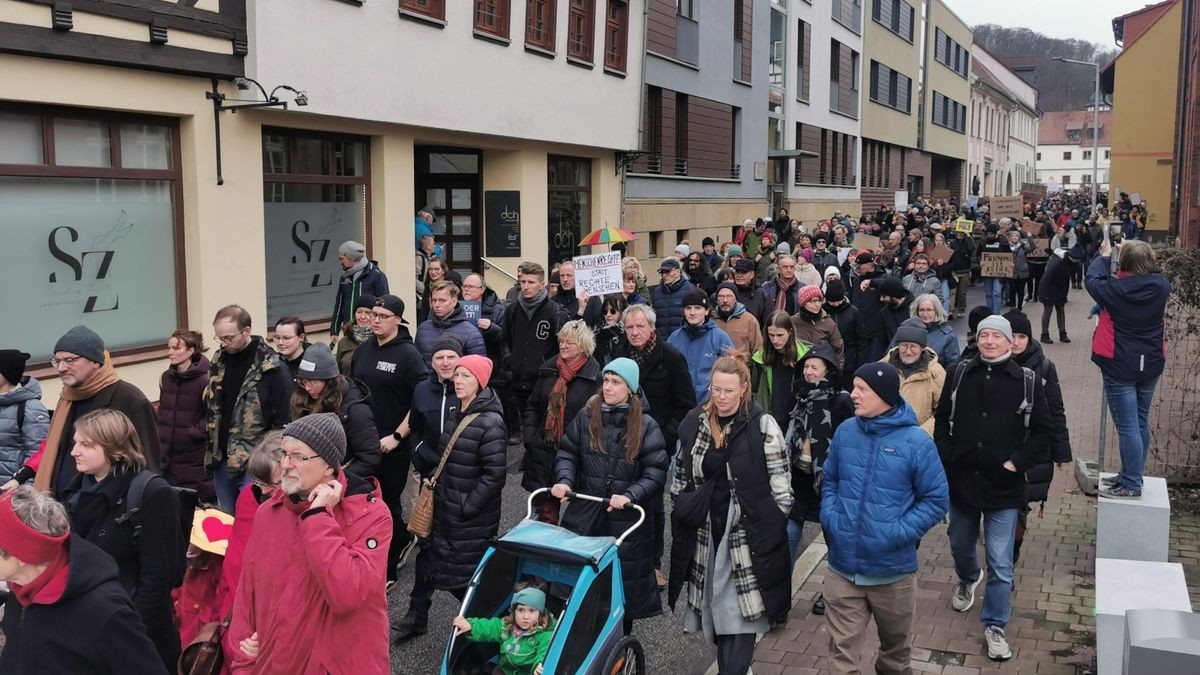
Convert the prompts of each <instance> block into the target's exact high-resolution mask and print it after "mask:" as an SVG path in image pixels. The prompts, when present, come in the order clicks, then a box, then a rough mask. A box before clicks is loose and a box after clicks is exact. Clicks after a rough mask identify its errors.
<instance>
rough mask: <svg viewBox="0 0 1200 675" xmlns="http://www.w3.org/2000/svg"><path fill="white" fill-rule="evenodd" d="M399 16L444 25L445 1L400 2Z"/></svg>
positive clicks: (405, 0)
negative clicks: (431, 20)
mask: <svg viewBox="0 0 1200 675" xmlns="http://www.w3.org/2000/svg"><path fill="white" fill-rule="evenodd" d="M400 16H409V17H412V18H415V19H418V20H426V19H433V20H434V21H436V22H438V23H441V24H445V22H446V0H400Z"/></svg>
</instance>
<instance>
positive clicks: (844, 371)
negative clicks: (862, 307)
mask: <svg viewBox="0 0 1200 675" xmlns="http://www.w3.org/2000/svg"><path fill="white" fill-rule="evenodd" d="M824 307H825V311H826V312H827V313H828V314H829V316H831V317H833V321H834V322H835V323H836V324H837V327H838V332H839V333H841V335H842V360H843V361H844V363H843V364H842V368H841V373H840V374H839V375H838V379H837V382H838V383H839V384H840V385H841V387H842V388H843V389H847V390H849V389H850V385H849V382H850V381H851V380H853V379H854V371H856V370H858V367H859V366H861V365H862V364H863V363H865V362H866V347H867V345H866V340H865V338H864V336H863V328H862V322H861V321H859V318H858V308H857V307H855V306H854V305H852V304H850V303H849V302H843V303H842V304H841V305H838V306H837V307H834V306H833V305H831V304H829V303H825V305H824Z"/></svg>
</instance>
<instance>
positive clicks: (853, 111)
mask: <svg viewBox="0 0 1200 675" xmlns="http://www.w3.org/2000/svg"><path fill="white" fill-rule="evenodd" d="M829 109H830V110H832V111H834V112H839V113H842V114H843V115H849V116H851V117H857V116H858V52H856V51H854V50H853V49H850V48H849V47H847V46H846V45H844V44H842V43H840V42H838V41H837V40H830V43H829Z"/></svg>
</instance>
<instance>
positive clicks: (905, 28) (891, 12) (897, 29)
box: [871, 0, 916, 42]
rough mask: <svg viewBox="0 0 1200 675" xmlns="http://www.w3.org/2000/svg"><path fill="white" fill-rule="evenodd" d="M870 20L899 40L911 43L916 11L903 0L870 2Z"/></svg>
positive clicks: (875, 0)
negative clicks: (893, 34) (898, 37)
mask: <svg viewBox="0 0 1200 675" xmlns="http://www.w3.org/2000/svg"><path fill="white" fill-rule="evenodd" d="M872 2H873V3H874V4H873V5H872V6H871V18H872V19H874V20H875V22H876V23H878V24H879V25H881V26H883V27H884V28H886V29H888V30H890V31H892V32H893V33H895V34H896V35H899V36H900V37H901V38H903V39H905V40H907V41H909V42H912V41H913V24H914V23H915V19H916V10H914V9H913V6H912V5H910V4H908V3H907V2H905V1H904V0H872Z"/></svg>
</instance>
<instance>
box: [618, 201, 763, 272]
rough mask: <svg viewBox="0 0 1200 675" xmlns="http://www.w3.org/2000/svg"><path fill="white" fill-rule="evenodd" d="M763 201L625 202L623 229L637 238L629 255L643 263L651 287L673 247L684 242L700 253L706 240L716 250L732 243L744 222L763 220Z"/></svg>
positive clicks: (673, 250) (672, 251)
mask: <svg viewBox="0 0 1200 675" xmlns="http://www.w3.org/2000/svg"><path fill="white" fill-rule="evenodd" d="M767 211H768V205H767V201H766V200H765V199H727V200H709V201H696V200H683V199H677V200H676V199H634V198H629V199H626V200H625V229H627V230H629V231H631V232H633V233H635V234H637V235H638V239H637V241H634V242H633V243H631V244H630V248H629V251H630V253H631V254H632V255H634V256H635V257H637V258H638V259H639V260H641V261H642V270H643V271H644V272H645V273H646V277H647V278H648V279H649V280H650V282H651V283H654V282H656V281H657V279H658V272H657V270H658V263H659V261H660V260H662V259H663V258H665V257H666V256H669V255H674V253H675V247H676V246H677V245H679V244H680V243H681V242H683V241H685V240H686V241H687V242H688V245H689V246H690V247H691V248H692V249H699V247H700V245H701V243H702V242H703V241H704V238H705V237H712V238H713V241H714V242H716V244H717V248H720V246H721V244H723V243H725V242H727V241H732V240H733V234H734V232H735V231H736V228H737V227H739V226H741V224H742V221H743V220H745V219H747V218H759V217H763V216H765V214H766V213H767Z"/></svg>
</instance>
